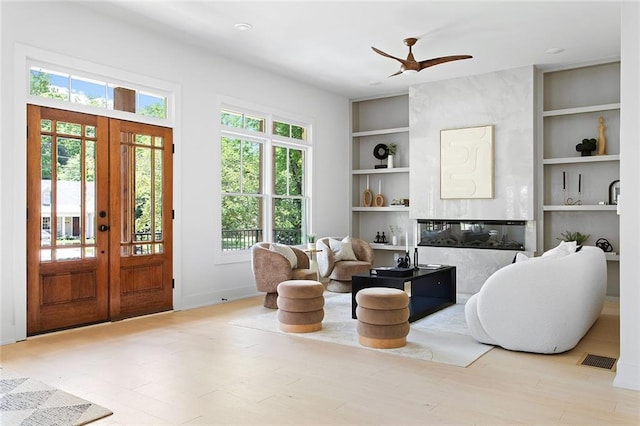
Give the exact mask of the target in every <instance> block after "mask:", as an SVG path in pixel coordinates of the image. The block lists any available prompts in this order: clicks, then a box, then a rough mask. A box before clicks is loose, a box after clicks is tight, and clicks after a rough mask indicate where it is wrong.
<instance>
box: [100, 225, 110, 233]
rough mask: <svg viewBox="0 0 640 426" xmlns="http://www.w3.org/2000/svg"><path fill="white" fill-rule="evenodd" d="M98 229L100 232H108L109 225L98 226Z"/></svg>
mask: <svg viewBox="0 0 640 426" xmlns="http://www.w3.org/2000/svg"><path fill="white" fill-rule="evenodd" d="M98 229H99V230H100V232H105V231H108V230H109V225H100V226H99V227H98Z"/></svg>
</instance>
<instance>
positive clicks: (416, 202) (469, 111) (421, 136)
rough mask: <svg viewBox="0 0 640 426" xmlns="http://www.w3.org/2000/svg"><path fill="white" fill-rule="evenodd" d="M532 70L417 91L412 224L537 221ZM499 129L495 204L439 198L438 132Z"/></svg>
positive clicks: (412, 98) (412, 96)
mask: <svg viewBox="0 0 640 426" xmlns="http://www.w3.org/2000/svg"><path fill="white" fill-rule="evenodd" d="M533 79H534V68H533V67H524V68H517V69H513V70H505V71H499V72H495V73H490V74H483V75H477V76H472V77H462V78H456V79H451V80H445V81H438V82H434V83H426V84H421V85H416V86H412V87H411V90H410V92H409V102H410V103H409V126H410V128H411V160H410V166H411V176H410V181H411V185H410V188H411V194H410V199H411V207H410V216H411V217H412V218H414V219H480V220H482V219H485V220H489V219H494V220H506V219H512V220H533V219H534V211H535V204H534V198H533V197H534V186H533V177H534V133H533V123H534V121H533V120H534V108H533V102H534V89H533ZM485 125H494V126H495V128H494V188H495V190H494V197H493V198H492V199H476V200H470V199H464V200H442V199H440V131H441V130H444V129H459V128H464V127H475V126H485Z"/></svg>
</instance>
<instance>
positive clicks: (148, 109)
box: [136, 92, 167, 118]
mask: <svg viewBox="0 0 640 426" xmlns="http://www.w3.org/2000/svg"><path fill="white" fill-rule="evenodd" d="M136 112H137V113H138V114H140V115H146V116H148V117H158V118H167V98H165V97H161V96H154V95H149V94H147V93H141V92H138V102H136Z"/></svg>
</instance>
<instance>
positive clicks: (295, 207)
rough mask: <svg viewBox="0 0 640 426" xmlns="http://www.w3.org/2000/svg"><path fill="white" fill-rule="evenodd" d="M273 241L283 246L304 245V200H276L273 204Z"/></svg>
mask: <svg viewBox="0 0 640 426" xmlns="http://www.w3.org/2000/svg"><path fill="white" fill-rule="evenodd" d="M273 240H274V241H275V242H277V243H281V244H289V245H295V244H302V200H301V199H299V198H296V199H293V198H276V199H275V200H274V202H273Z"/></svg>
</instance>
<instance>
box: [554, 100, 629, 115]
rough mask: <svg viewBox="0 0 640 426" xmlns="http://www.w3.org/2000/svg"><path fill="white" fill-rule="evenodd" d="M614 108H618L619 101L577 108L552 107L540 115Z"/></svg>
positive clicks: (567, 113) (578, 112)
mask: <svg viewBox="0 0 640 426" xmlns="http://www.w3.org/2000/svg"><path fill="white" fill-rule="evenodd" d="M616 109H620V103H614V104H602V105H590V106H586V107H577V108H565V109H554V110H549V111H544V112H543V113H542V116H543V117H557V116H560V115H572V114H584V113H588V112H600V111H611V110H616Z"/></svg>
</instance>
